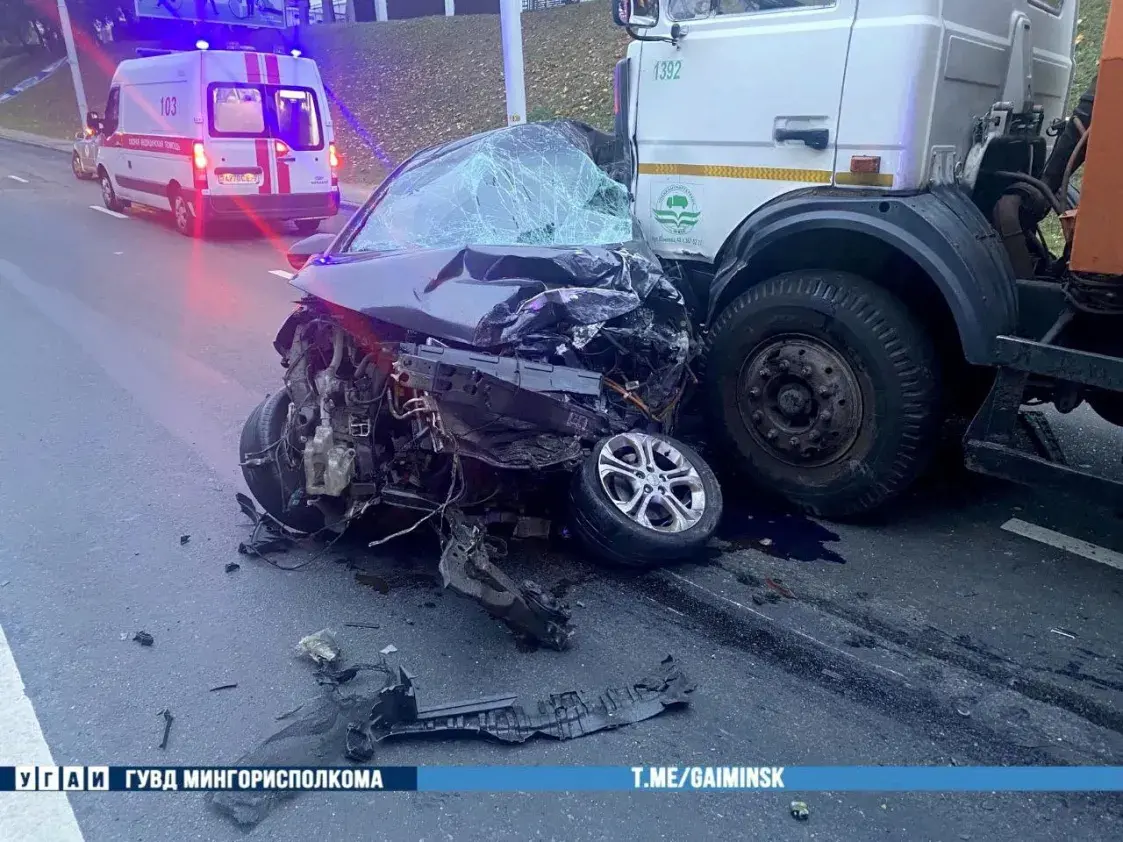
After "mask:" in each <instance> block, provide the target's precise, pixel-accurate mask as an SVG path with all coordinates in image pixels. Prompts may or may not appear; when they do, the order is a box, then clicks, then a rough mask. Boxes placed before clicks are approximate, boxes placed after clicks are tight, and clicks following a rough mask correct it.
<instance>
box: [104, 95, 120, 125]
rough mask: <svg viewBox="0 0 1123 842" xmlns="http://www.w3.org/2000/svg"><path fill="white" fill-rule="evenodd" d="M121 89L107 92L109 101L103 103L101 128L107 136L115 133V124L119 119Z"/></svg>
mask: <svg viewBox="0 0 1123 842" xmlns="http://www.w3.org/2000/svg"><path fill="white" fill-rule="evenodd" d="M120 106H121V89H120V88H113V89H112V90H110V91H109V99H108V100H107V101H106V103H105V116H104V117H103V118H102V126H104V132H105V134H107V135H111V134H113V133H114V132H115V131H117V124H118V122H119V121H120V119H121V110H120Z"/></svg>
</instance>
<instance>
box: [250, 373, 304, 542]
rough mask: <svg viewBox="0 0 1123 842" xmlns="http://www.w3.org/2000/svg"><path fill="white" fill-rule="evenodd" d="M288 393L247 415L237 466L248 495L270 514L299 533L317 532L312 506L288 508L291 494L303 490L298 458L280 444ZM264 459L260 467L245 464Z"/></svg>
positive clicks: (284, 443) (286, 416) (282, 392)
mask: <svg viewBox="0 0 1123 842" xmlns="http://www.w3.org/2000/svg"><path fill="white" fill-rule="evenodd" d="M291 402H292V401H290V400H289V396H288V393H287V392H286V391H284V390H281V391H279V392H277V393H275V394H272V395H270V396H269V397H267V398H266V399H265V400H263V401H262V402H261V403H260V404H258V405H257V408H256V409H255V410H254V411H253V412H251V413H250V417H249V418H247V419H246V423H245V425H244V426H243V427H242V439H241V441H240V442H239V444H238V457H239V458H238V462H239V463H241V465H242V476H243V477H245V480H246V485H248V486H249V489H250V492H251V493H252V494H253V496H254V497H255V498H256V499H257V502H258V503H260V504H261V507H262V508H263V509H265V511H267V512H268V513H269V514H271V515H272V516H273V517H275V518H276V519H277V520H279V521H280V522H281V523H283V524H285V526H291V527H292V528H293V529H297V530H299V531H301V532H316V531H317V530H319V529H322V528H323V526H324V516H323V514H322V513H321V512H320V510H319V509H317V508H316V507H314V506H307V505H303V504H300V505H297V506H294V507H292V508H289V505H288V504H289V500H290V499H291V498H292V495H293V492H294V491H297V490H299V489H301V488H303V487H304V470H303V466H302V464H301V457H300V455H299V454H292V453H291V449H290V448H288V447H286V444H287V443H286V442H284V441H282V440H281V439H282V436H283V435H284V433H285V425H286V422H287V420H288V412H289V404H290V403H291ZM256 459H263V460H264V461H263V462H262V463H261V464H259V465H247V464H245V463H246V462H247V461H253V460H256Z"/></svg>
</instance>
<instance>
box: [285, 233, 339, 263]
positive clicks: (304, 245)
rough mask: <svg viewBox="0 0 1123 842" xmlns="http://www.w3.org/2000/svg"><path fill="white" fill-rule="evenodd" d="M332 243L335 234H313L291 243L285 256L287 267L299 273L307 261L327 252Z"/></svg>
mask: <svg viewBox="0 0 1123 842" xmlns="http://www.w3.org/2000/svg"><path fill="white" fill-rule="evenodd" d="M334 241H335V234H313V235H312V236H311V237H305V238H304V239H303V240H300V241H298V242H295V243H293V244H292V245H291V246H289V250H288V254H286V255H285V256H286V257H287V258H288V261H289V266H291V267H292V268H293V269H295V270H297V271H298V272H299V271H300V270H301V269H303V268H304V264H306V263H307V262H308V261H309V260H311V259H312V258H313V257H316V256H318V255H321V254H323V253H324V252H325V251H327V250H328V248H329V247H330V246H331V244H332V243H333V242H334Z"/></svg>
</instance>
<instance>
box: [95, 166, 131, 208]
mask: <svg viewBox="0 0 1123 842" xmlns="http://www.w3.org/2000/svg"><path fill="white" fill-rule="evenodd" d="M100 181H101V202H102V204H103V205H105V209H106V210H111V211H113V212H114V213H121V212H122V211H124V210H125V208H126V207H128V205H126V204H125V202H122V201H121V200H120V199H118V198H117V191H116V190H114V189H113V179H111V178H110V177H109V173H107V172H106V171H105V170H102V171H101V178H100Z"/></svg>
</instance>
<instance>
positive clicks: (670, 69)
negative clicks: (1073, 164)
mask: <svg viewBox="0 0 1123 842" xmlns="http://www.w3.org/2000/svg"><path fill="white" fill-rule="evenodd" d="M681 72H682V62H681V61H679V60H677V59H675V60H673V61H657V62H655V78H656V79H658V80H659V81H661V82H670V81H675V80H677V79H678V77H679V73H681Z"/></svg>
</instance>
